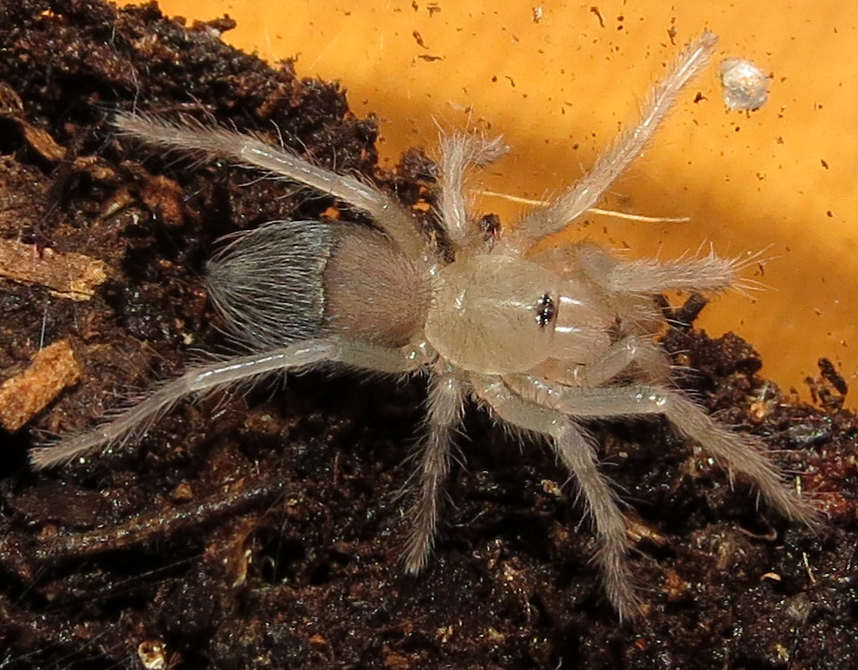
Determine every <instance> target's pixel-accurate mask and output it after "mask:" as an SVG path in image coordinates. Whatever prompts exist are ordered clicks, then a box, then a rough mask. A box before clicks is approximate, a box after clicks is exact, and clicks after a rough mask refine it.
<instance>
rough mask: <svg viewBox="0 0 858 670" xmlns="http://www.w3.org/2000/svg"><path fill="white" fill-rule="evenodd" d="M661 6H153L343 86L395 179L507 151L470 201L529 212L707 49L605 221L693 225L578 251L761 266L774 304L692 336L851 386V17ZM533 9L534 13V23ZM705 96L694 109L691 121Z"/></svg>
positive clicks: (603, 233)
mask: <svg viewBox="0 0 858 670" xmlns="http://www.w3.org/2000/svg"><path fill="white" fill-rule="evenodd" d="M596 3H598V4H596ZM671 5H672V3H665V2H656V1H643V0H640V1H635V0H627V1H626V2H621V1H618V0H613V1H609V2H605V1H601V0H589V2H585V3H581V2H568V3H561V2H542V3H538V2H535V1H534V2H527V3H525V2H497V3H495V2H476V1H473V0H457V1H456V2H453V1H451V0H435V1H432V2H427V0H414V1H413V2H412V0H390V1H386V2H381V1H374V0H373V1H363V2H358V1H352V2H338V1H333V0H332V1H327V2H312V1H311V0H281V1H280V2H277V3H261V2H259V1H258V0H256V1H253V2H250V1H247V2H245V1H244V0H208V1H207V2H199V0H196V1H194V0H162V2H161V7H162V9H163V10H164V12H165V13H167V14H169V15H173V16H176V15H181V16H185V17H188V18H189V19H212V18H216V17H218V16H221V15H223V14H225V13H226V14H229V15H230V16H231V17H233V18H235V19H236V20H237V21H238V28H237V29H236V30H234V31H229V32H228V33H226V34H225V36H224V37H225V39H226V41H228V42H230V43H232V44H234V45H236V46H238V47H240V48H242V49H245V50H248V51H256V52H257V53H258V54H259V55H260V56H261V57H263V58H265V59H267V60H269V61H270V62H272V63H274V62H276V61H277V60H279V59H284V58H294V59H296V61H297V71H298V73H299V75H301V76H308V77H309V76H312V77H320V78H323V79H328V80H338V81H340V82H341V84H342V85H343V86H344V87H345V88H346V89H347V91H348V94H349V101H350V104H351V107H352V109H353V111H354V112H355V113H356V114H358V115H366V114H369V113H371V112H372V113H375V114H377V115H378V117H379V120H380V124H381V136H382V140H381V143H380V150H381V153H382V156H383V160H384V161H385V162H386V163H388V164H392V163H393V162H395V160H396V159H397V157H398V155H399V154H400V153H401V152H402V151H403V150H404V149H405V148H408V147H411V146H424V147H427V148H430V149H431V148H432V147H434V146H436V145H437V137H438V133H439V128H441V129H444V128H446V129H454V128H455V129H461V128H478V129H483V130H486V131H488V132H489V133H496V134H502V135H503V136H504V138H505V140H506V142H507V143H508V144H509V145H510V147H511V148H512V151H511V152H510V154H509V155H508V156H507V157H506V158H504V159H503V160H502V161H501V162H500V163H498V164H497V165H496V166H492V167H491V168H490V169H489V170H488V171H487V172H486V173H485V174H484V175H483V176H482V178H481V180H480V181H481V183H480V184H479V186H480V187H481V188H484V189H489V190H494V191H502V192H506V193H509V194H512V195H516V196H521V197H528V198H543V197H545V196H546V195H549V194H551V193H556V192H557V191H559V190H560V189H561V188H563V187H564V186H566V185H568V184H569V183H571V182H572V181H573V180H574V179H575V178H576V177H577V176H578V175H580V174H581V172H582V170H584V169H586V168H587V166H589V165H590V164H592V161H593V159H594V157H595V156H596V154H597V152H598V151H599V150H600V149H602V148H603V147H605V146H606V144H608V143H609V142H610V141H611V138H613V137H614V136H615V134H616V133H617V130H618V128H620V126H621V125H622V124H628V123H633V122H634V121H635V118H636V113H637V111H638V109H639V106H640V103H641V101H642V99H643V97H644V96H645V94H646V91H647V89H648V87H649V86H650V85H651V84H652V83H653V82H654V81H655V80H656V79H657V78H658V77H659V76H660V75H661V74H662V72H663V70H664V65H665V63H667V62H669V61H671V60H672V59H673V58H674V57H675V55H676V54H677V53H678V52H679V49H680V48H681V46H682V45H684V44H685V43H687V42H688V41H689V40H691V39H692V38H693V37H694V36H696V35H698V34H699V33H700V32H701V31H702V30H703V29H704V28H708V29H710V30H713V31H714V32H716V33H717V34H718V35H719V36H720V38H721V40H720V43H719V47H718V53H717V57H716V63H714V64H713V65H711V66H710V67H709V68H708V69H707V71H706V72H705V73H704V74H703V75H702V76H701V77H700V78H699V79H698V80H697V81H695V82H694V83H693V84H692V85H691V87H690V88H689V89H688V90H687V91H686V93H685V94H684V95H683V97H682V99H681V101H680V103H679V104H678V105H677V109H676V111H675V112H674V114H673V115H672V116H671V117H670V118H669V119H668V121H667V123H666V124H665V125H664V127H663V128H662V129H661V131H660V132H659V134H658V135H657V137H656V139H655V141H654V142H653V143H652V144H651V145H650V146H649V148H648V150H647V151H646V152H645V154H644V155H643V156H641V157H640V158H639V159H638V160H637V161H636V162H635V163H634V165H633V166H632V168H631V169H630V170H629V171H628V172H627V173H626V174H625V175H624V176H623V177H622V178H621V179H620V180H619V181H618V182H617V183H616V184H615V186H614V188H613V193H612V196H611V197H610V198H609V199H608V203H607V204H608V206H610V207H611V208H613V209H618V210H622V211H626V212H631V213H635V214H646V215H657V216H672V217H675V216H687V217H690V218H691V222H689V223H683V224H676V223H673V224H671V223H632V222H629V221H623V220H619V219H614V218H605V217H599V216H593V217H590V219H589V221H590V223H589V224H588V225H586V227H584V228H583V229H581V228H576V229H574V230H572V231H570V234H573V235H576V236H580V235H582V234H584V235H587V236H589V237H593V238H596V239H599V240H603V241H605V243H606V244H610V245H611V246H612V247H614V248H618V249H626V248H627V247H628V249H629V254H630V255H633V256H645V255H650V254H658V255H659V256H660V257H662V258H667V257H670V256H675V255H679V254H682V253H685V252H688V251H692V252H693V251H695V250H697V249H699V248H700V247H701V245H702V244H703V245H707V246H706V247H704V248H706V249H708V244H709V243H711V244H712V245H713V246H714V248H715V249H716V250H717V251H718V252H719V253H720V254H722V255H728V256H731V255H739V254H741V253H744V252H746V251H749V250H750V251H760V250H763V255H764V257H766V258H769V259H770V261H769V262H768V263H766V265H765V268H764V271H763V272H762V274H761V273H760V272H759V271H757V272H756V273H755V272H754V271H753V270H750V271H748V273H747V274H748V276H749V278H753V279H758V280H760V281H762V282H763V283H765V285H766V286H767V289H766V290H764V291H759V292H754V293H753V294H752V295H751V296H750V297H749V296H747V295H740V294H739V293H738V292H730V293H728V294H727V295H724V296H722V297H719V298H718V299H716V300H715V301H714V302H713V303H712V304H711V305H710V306H709V307H707V309H706V310H705V312H704V317H703V318H702V320H701V322H700V323H701V325H702V326H703V327H704V328H706V329H707V330H708V331H709V332H710V333H712V334H716V335H717V334H720V333H723V332H725V331H727V330H734V331H736V332H738V333H739V334H741V335H742V336H744V337H746V338H747V339H749V340H750V341H751V342H752V343H753V344H754V346H755V347H756V348H757V349H758V350H759V351H760V352H761V353H762V354H763V359H764V361H765V368H764V373H765V374H766V375H767V376H769V377H770V378H772V379H774V380H775V381H777V382H778V383H780V384H781V385H783V386H784V387H785V388H789V387H790V386H794V387H802V386H803V382H802V379H803V378H804V377H805V376H806V375H808V374H811V375H816V374H817V368H816V360H817V358H818V357H820V356H827V357H829V358H831V359H832V360H834V361H835V363H836V364H837V366H838V368H839V369H840V371H841V373H842V374H843V376H844V377H845V378H846V379H847V381H849V382H851V383H852V385H853V386H855V385H856V381H858V380H856V377H858V337H856V336H858V324H856V319H855V312H856V305H858V281H856V280H858V261H856V253H858V219H856V217H855V206H856V204H858V190H856V181H858V108H856V107H858V106H857V105H856V102H858V101H856V95H858V94H856V90H858V88H856V82H858V3H855V2H851V1H850V0H830V1H828V2H826V1H825V0H796V1H793V2H790V1H786V0H760V1H759V2H756V3H751V2H726V1H723V0H710V1H709V2H706V3H676V5H674V6H671ZM263 7H264V9H263ZM534 8H541V10H542V16H541V18H540V19H539V20H538V21H537V20H535V14H534ZM600 17H601V21H600ZM671 33H674V34H675V37H674V40H673V41H674V44H672V43H671ZM726 57H741V58H747V59H750V60H752V61H754V62H755V63H756V64H757V65H759V66H760V67H761V68H763V70H765V71H766V72H770V73H771V75H772V91H771V96H770V99H769V102H768V103H767V104H766V106H765V107H763V108H762V109H761V110H759V111H757V112H753V113H751V114H746V113H742V112H728V111H727V110H726V108H725V107H724V105H723V103H722V102H721V100H720V92H719V87H718V76H717V73H718V69H717V61H720V60H721V59H723V58H726ZM697 93H701V94H702V95H703V96H705V99H704V100H701V101H699V102H697V103H695V102H694V98H695V95H696V94H697ZM573 145H577V148H573ZM479 207H480V209H481V210H483V211H492V212H496V213H499V214H501V216H502V218H503V219H504V220H506V221H509V220H510V219H511V218H513V217H514V216H515V213H516V211H518V207H519V206H517V205H515V204H513V203H510V202H507V201H504V200H502V199H498V198H493V197H481V198H480V199H479ZM855 393H856V395H858V391H856V392H855ZM850 404H851V405H852V406H855V405H856V402H855V400H854V396H853V400H852V401H851V403H850Z"/></svg>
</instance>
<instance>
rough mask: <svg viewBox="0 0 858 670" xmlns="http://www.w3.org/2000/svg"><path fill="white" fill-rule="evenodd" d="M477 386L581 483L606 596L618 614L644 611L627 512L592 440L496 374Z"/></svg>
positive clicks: (502, 414)
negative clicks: (629, 553) (629, 554)
mask: <svg viewBox="0 0 858 670" xmlns="http://www.w3.org/2000/svg"><path fill="white" fill-rule="evenodd" d="M473 383H474V389H475V391H476V393H477V395H478V396H479V397H480V398H481V399H482V400H484V401H485V402H486V403H488V405H489V406H490V407H491V409H492V410H493V411H494V413H495V414H496V415H497V416H498V417H500V418H501V419H502V420H503V421H506V422H507V423H510V424H511V425H513V426H516V427H518V428H520V429H523V430H526V431H531V432H535V433H538V434H540V435H543V436H545V437H547V438H549V440H550V441H551V445H552V447H553V448H554V451H555V452H556V454H557V456H558V457H559V458H560V460H561V462H562V463H563V464H564V465H565V466H566V468H567V469H568V470H569V472H570V473H571V474H572V476H573V477H574V479H575V481H576V482H577V484H578V488H579V492H580V498H581V501H582V502H583V504H584V507H585V509H586V511H587V513H588V514H589V516H590V517H591V519H592V521H593V524H594V526H595V529H596V533H597V535H598V537H599V543H600V544H599V548H598V550H597V551H596V553H595V554H594V557H593V558H594V560H595V562H596V563H597V565H598V566H599V569H600V572H601V575H602V579H603V581H604V587H605V592H606V593H607V595H608V600H609V601H610V602H611V604H612V605H613V606H614V607H615V608H616V610H617V613H618V614H619V616H620V618H621V619H622V618H624V617H628V616H634V615H635V614H637V613H638V612H639V610H640V603H639V600H638V597H637V594H636V593H635V591H634V588H633V587H632V584H633V583H634V580H633V578H632V573H631V571H630V569H629V566H628V564H627V562H626V550H627V545H628V541H627V538H626V517H625V515H624V514H623V513H622V511H621V510H620V501H619V498H618V497H617V494H616V493H615V492H614V490H613V489H612V488H611V487H610V485H609V484H608V481H607V480H606V479H605V477H604V476H603V475H602V474H601V473H600V472H599V469H598V467H597V458H596V450H595V448H594V447H593V444H592V440H591V439H590V437H589V436H588V435H586V434H585V433H584V432H582V430H581V429H580V428H578V427H577V426H576V425H575V424H574V423H573V422H572V421H571V420H570V419H569V418H568V417H566V416H564V414H562V413H561V412H560V411H557V410H555V409H551V408H548V407H544V406H541V405H537V404H534V403H532V402H530V401H528V400H525V399H524V398H522V397H520V396H519V395H518V394H517V393H516V392H514V391H513V390H511V389H510V388H508V387H507V386H506V384H505V383H504V381H503V380H501V379H499V378H498V377H495V376H487V375H474V378H473Z"/></svg>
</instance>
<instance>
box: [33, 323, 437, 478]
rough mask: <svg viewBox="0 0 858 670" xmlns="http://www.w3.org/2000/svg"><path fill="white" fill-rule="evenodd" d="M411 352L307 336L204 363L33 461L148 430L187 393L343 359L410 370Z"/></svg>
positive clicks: (71, 455)
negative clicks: (291, 342)
mask: <svg viewBox="0 0 858 670" xmlns="http://www.w3.org/2000/svg"><path fill="white" fill-rule="evenodd" d="M408 353H409V352H404V351H402V350H399V349H385V348H382V347H377V346H373V345H369V344H363V343H359V342H345V341H342V340H337V339H327V340H307V341H305V342H300V343H298V344H293V345H290V346H287V347H283V348H282V349H273V350H271V351H266V352H263V353H255V354H249V355H246V356H238V357H235V358H231V359H228V360H224V361H217V362H215V363H209V364H207V365H201V366H198V367H194V368H191V369H190V370H188V371H187V372H185V374H183V375H182V376H181V377H179V378H178V379H175V380H173V381H169V382H166V383H165V384H163V385H162V386H161V387H160V388H159V389H158V390H156V391H155V392H154V393H152V394H151V395H150V396H149V397H148V398H146V399H145V400H143V401H142V402H140V403H138V404H136V405H133V406H131V407H129V408H127V409H125V410H122V411H121V412H120V413H119V414H118V415H117V416H116V417H115V418H113V419H112V420H111V421H108V422H107V423H104V424H102V425H101V426H98V427H96V428H94V429H92V430H89V431H86V432H84V433H81V434H79V435H74V436H72V437H70V438H68V439H63V440H61V441H60V442H59V443H58V444H56V445H55V446H46V447H38V448H36V449H33V450H32V451H31V452H30V461H31V463H32V464H33V467H34V468H36V469H37V470H40V469H43V468H48V467H53V466H56V465H62V464H65V463H68V462H70V461H72V460H74V459H75V458H79V457H81V456H85V455H87V454H90V453H92V452H94V451H95V450H97V449H101V448H108V447H110V446H112V445H115V444H118V443H121V442H123V441H124V440H126V439H129V438H130V437H132V436H133V435H135V434H136V435H139V434H142V433H145V432H146V429H147V428H148V427H149V426H150V425H151V424H152V422H154V421H156V420H157V419H158V417H160V416H162V415H163V414H165V413H166V412H168V411H169V410H170V408H171V407H173V405H175V404H176V403H177V402H178V401H179V400H181V399H182V398H184V397H186V396H200V395H203V394H205V393H209V392H211V391H214V390H215V389H218V388H222V387H225V386H230V385H233V384H237V383H246V382H254V381H257V380H258V379H260V378H262V377H264V376H265V375H270V374H273V373H278V372H280V373H282V372H285V371H287V370H294V371H306V370H309V369H311V368H313V367H315V366H318V365H320V364H323V363H341V364H344V365H346V366H350V367H355V368H363V369H368V370H372V371H377V372H387V373H402V372H408V371H411V370H414V369H415V368H416V367H418V366H419V365H420V364H421V363H422V361H421V360H419V358H418V357H416V356H409V355H408Z"/></svg>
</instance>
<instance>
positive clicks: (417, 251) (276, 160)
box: [113, 114, 427, 260]
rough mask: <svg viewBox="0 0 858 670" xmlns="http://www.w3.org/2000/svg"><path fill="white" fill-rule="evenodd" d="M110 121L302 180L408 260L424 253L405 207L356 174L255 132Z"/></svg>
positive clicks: (147, 119) (140, 118) (132, 117)
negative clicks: (369, 222)
mask: <svg viewBox="0 0 858 670" xmlns="http://www.w3.org/2000/svg"><path fill="white" fill-rule="evenodd" d="M113 124H114V125H115V126H116V127H117V128H118V129H119V130H120V131H122V132H123V133H125V134H126V135H131V136H132V137H136V138H137V139H140V140H142V141H143V142H145V143H147V144H151V145H153V146H160V147H166V148H168V149H178V150H181V151H185V152H204V153H206V154H212V155H215V156H221V157H223V158H226V159H227V160H230V161H234V162H235V163H237V164H239V165H242V166H244V167H249V168H256V169H260V170H263V171H265V172H268V173H269V174H271V175H273V176H274V177H277V178H280V179H286V180H289V181H294V182H298V183H299V184H305V185H307V186H310V187H311V188H314V189H316V190H317V191H319V192H321V193H327V194H329V195H332V196H334V197H335V198H339V199H340V200H343V201H344V202H347V203H348V204H350V205H352V206H353V207H356V208H357V209H360V210H363V211H364V212H366V213H367V214H369V215H370V216H371V217H372V218H373V220H374V221H375V223H376V224H378V226H379V227H380V228H381V229H382V230H383V231H384V232H385V233H387V234H388V235H389V236H390V237H391V239H393V241H394V242H395V243H396V244H397V245H398V246H399V248H400V249H401V250H402V251H403V253H405V254H406V255H408V257H409V258H411V259H413V260H419V259H423V258H425V257H426V249H427V247H426V245H425V244H424V241H423V238H422V236H421V235H420V233H419V232H418V230H417V228H416V226H415V225H414V220H413V219H412V218H411V216H410V215H409V213H408V212H407V211H406V210H405V208H404V207H403V206H402V205H401V204H400V203H399V202H397V201H396V200H395V199H394V198H391V197H390V196H389V195H387V194H386V193H384V192H383V191H381V190H380V189H378V188H376V187H375V186H373V185H371V184H368V183H365V182H363V181H361V180H360V179H356V178H354V177H349V176H347V175H341V174H337V173H336V172H332V171H331V170H326V169H325V168H323V167H319V166H318V165H314V164H313V163H311V162H309V161H307V160H304V159H303V158H299V157H298V156H296V155H294V154H292V153H290V152H288V151H286V150H284V149H280V148H278V147H276V146H274V145H272V144H270V143H268V142H266V141H264V140H262V139H260V138H259V137H255V136H254V135H250V134H247V133H239V132H236V131H232V130H228V129H226V128H219V127H206V126H203V125H201V124H199V125H194V124H192V123H190V122H188V121H184V122H181V123H176V122H172V121H169V120H167V119H163V118H159V117H157V116H150V115H141V114H118V115H117V116H116V118H115V119H114V121H113Z"/></svg>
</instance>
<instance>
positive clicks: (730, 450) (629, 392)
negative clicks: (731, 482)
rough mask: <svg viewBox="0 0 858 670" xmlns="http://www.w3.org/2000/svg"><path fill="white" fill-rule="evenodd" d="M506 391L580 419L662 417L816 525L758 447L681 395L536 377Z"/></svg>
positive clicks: (788, 512)
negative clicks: (577, 384) (570, 384)
mask: <svg viewBox="0 0 858 670" xmlns="http://www.w3.org/2000/svg"><path fill="white" fill-rule="evenodd" d="M505 380H506V381H507V383H508V384H510V386H511V388H513V390H515V391H516V392H517V393H520V394H521V395H522V396H523V397H525V398H528V399H530V400H532V401H533V402H536V403H538V404H540V405H544V406H546V407H551V408H553V409H555V410H558V411H560V412H563V413H564V414H569V415H571V416H573V417H581V418H585V417H586V418H607V417H622V416H635V415H649V414H663V415H664V416H665V417H666V418H667V420H668V421H669V422H670V423H671V425H673V427H674V428H675V429H676V430H677V431H678V432H679V433H680V434H681V435H683V436H684V437H687V438H689V439H691V440H694V441H695V442H697V443H698V444H699V445H700V446H701V447H703V449H705V450H706V451H708V452H709V453H710V454H711V455H712V456H714V457H715V458H716V459H718V460H720V461H722V462H724V463H726V465H727V466H728V472H729V470H733V471H735V472H741V473H743V474H745V475H746V476H748V477H750V479H751V480H752V481H753V482H754V484H755V485H756V487H757V489H758V490H759V492H760V494H761V495H762V497H763V498H764V499H765V500H766V502H768V503H769V504H770V505H771V506H772V507H774V508H775V509H776V510H778V511H779V512H780V513H781V514H783V515H784V516H786V517H787V518H788V519H792V520H794V521H799V522H801V523H804V524H806V525H808V526H813V525H815V522H816V520H817V516H818V515H817V512H816V511H815V510H814V509H813V508H812V507H811V506H810V505H809V504H808V503H807V502H806V501H805V500H803V499H802V498H801V497H799V496H798V495H797V494H796V493H794V492H793V491H791V490H790V489H788V488H787V487H786V485H785V484H784V481H783V475H782V473H781V472H780V471H779V470H778V469H777V468H776V467H775V465H774V464H773V463H772V462H771V461H770V460H769V459H768V457H767V456H766V455H765V453H764V451H763V447H762V444H761V443H760V442H759V441H757V440H754V439H750V438H748V437H741V436H739V435H738V434H736V433H734V432H732V431H730V430H727V429H726V428H724V427H722V426H720V425H719V424H718V423H717V422H715V421H714V420H713V419H712V418H711V417H710V416H709V415H708V414H706V413H705V412H704V411H703V410H702V409H700V408H699V407H698V406H697V405H695V404H694V403H693V402H691V401H690V400H688V399H687V398H685V397H683V396H682V395H681V394H679V393H676V392H674V391H671V390H669V389H666V388H663V387H661V386H649V385H641V386H615V387H610V386H609V387H604V388H570V387H566V386H562V385H560V384H555V383H552V382H548V381H545V380H541V379H537V378H535V377H528V376H525V375H515V376H510V377H508V378H505Z"/></svg>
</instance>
